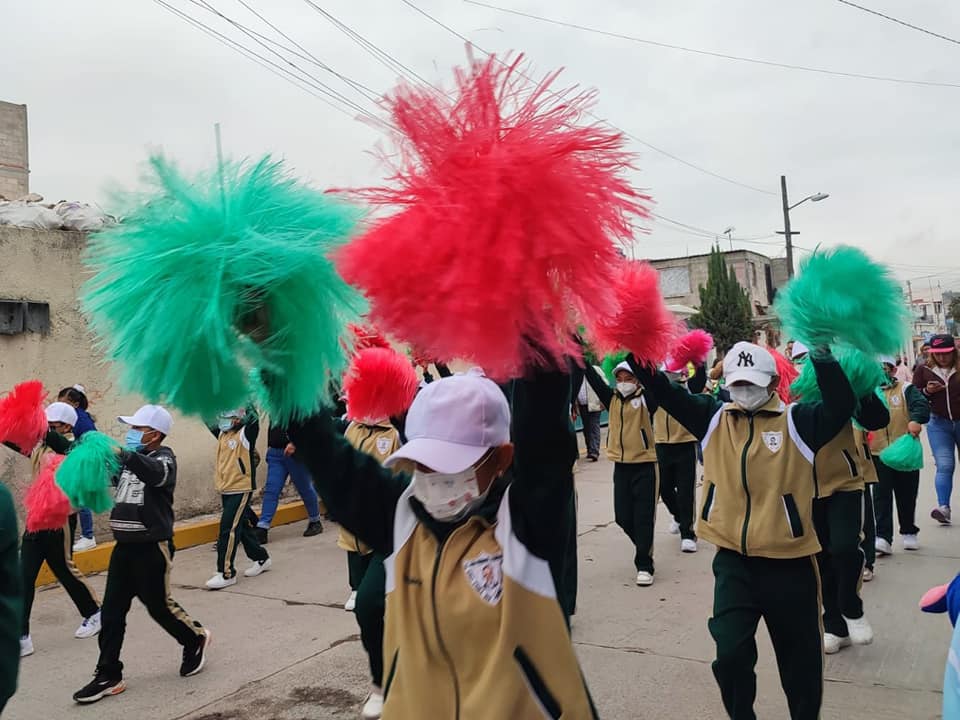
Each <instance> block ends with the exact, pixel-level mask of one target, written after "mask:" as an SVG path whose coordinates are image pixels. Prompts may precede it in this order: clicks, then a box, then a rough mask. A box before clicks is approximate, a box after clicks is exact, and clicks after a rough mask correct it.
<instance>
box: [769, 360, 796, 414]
mask: <svg viewBox="0 0 960 720" xmlns="http://www.w3.org/2000/svg"><path fill="white" fill-rule="evenodd" d="M767 349H768V350H769V351H770V354H771V355H773V361H774V362H775V363H776V364H777V375H779V376H780V382H779V383H777V395H779V396H780V399H781V400H783V401H784V402H790V401H791V396H790V385H791V384H793V381H794V380H796V379H797V378H798V377H799V376H800V372H799V371H798V370H797V368H796V366H795V365H794V364H793V363H792V362H790V361H789V360H787V358H785V357H784V356H783V355H782V354H780V352H779V351H777V350H776V349H775V348H767Z"/></svg>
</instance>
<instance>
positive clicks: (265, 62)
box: [153, 0, 355, 120]
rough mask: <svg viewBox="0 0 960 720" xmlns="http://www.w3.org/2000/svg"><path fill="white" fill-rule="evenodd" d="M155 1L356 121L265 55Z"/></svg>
mask: <svg viewBox="0 0 960 720" xmlns="http://www.w3.org/2000/svg"><path fill="white" fill-rule="evenodd" d="M153 1H154V2H155V3H156V4H157V5H160V6H161V7H163V8H164V9H166V10H167V11H169V12H170V13H172V14H174V15H176V16H177V17H179V18H180V19H182V20H184V21H185V22H187V23H188V24H190V25H192V26H193V27H195V28H197V29H198V30H200V31H202V32H204V33H206V34H207V35H209V36H210V37H212V38H213V39H214V40H216V41H217V42H219V43H221V44H223V45H226V46H227V47H228V48H230V49H231V50H236V51H237V52H239V53H240V54H241V55H243V56H244V57H246V58H247V59H248V60H252V61H253V62H255V63H256V64H257V65H259V66H260V67H262V68H264V69H266V70H269V71H270V72H271V73H273V74H274V75H276V76H277V77H279V78H281V79H283V80H286V81H287V82H289V83H290V84H291V85H294V86H296V87H297V88H299V89H300V90H304V91H305V92H307V93H308V94H310V95H312V96H313V97H315V98H317V99H318V100H320V102H322V103H324V104H326V105H329V106H330V107H331V108H333V109H334V110H336V111H337V112H339V113H343V114H344V115H346V116H347V117H349V118H350V119H351V120H354V119H355V118H354V116H353V115H352V114H351V113H349V112H348V111H346V110H344V109H343V108H342V107H340V106H339V105H336V104H334V103H333V102H331V101H330V100H327V99H326V98H325V97H323V96H322V95H320V94H318V93H317V92H315V91H314V89H313V88H312V86H311V85H310V84H309V83H308V82H306V81H304V80H303V79H301V78H299V77H298V76H296V75H294V74H293V73H291V72H290V71H289V70H287V69H286V68H284V67H281V66H279V65H277V64H276V63H274V62H271V61H270V60H268V59H267V58H265V57H264V56H263V55H260V54H259V53H257V52H255V51H253V50H251V49H249V48H248V47H246V46H245V45H243V44H242V43H238V42H237V41H236V40H233V39H232V38H229V37H227V36H226V35H224V34H223V33H220V32H217V31H216V30H214V29H213V28H211V27H210V26H209V25H207V24H206V23H203V22H201V21H199V20H197V19H196V18H194V17H193V16H191V15H190V14H189V13H185V12H183V11H182V10H180V9H179V8H176V7H174V6H173V5H170V4H169V3H167V2H164V0H153Z"/></svg>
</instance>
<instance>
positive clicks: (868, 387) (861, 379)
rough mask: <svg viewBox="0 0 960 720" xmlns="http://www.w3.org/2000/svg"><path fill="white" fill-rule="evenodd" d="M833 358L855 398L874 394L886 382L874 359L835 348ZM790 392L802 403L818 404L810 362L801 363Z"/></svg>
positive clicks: (846, 349) (815, 379)
mask: <svg viewBox="0 0 960 720" xmlns="http://www.w3.org/2000/svg"><path fill="white" fill-rule="evenodd" d="M834 356H835V357H836V358H837V362H839V363H840V367H841V368H843V373H844V375H846V376H847V379H848V380H849V381H850V385H851V387H853V392H854V394H855V395H856V396H857V398H862V397H863V396H864V395H868V394H870V393H873V392H876V390H877V388H878V387H880V386H881V385H883V384H884V383H885V382H887V374H886V373H885V372H884V371H883V365H881V364H880V362H879V361H878V360H877V359H876V358H875V357H872V356H870V355H867V354H866V353H863V352H860V351H859V350H855V349H853V348H847V347H838V348H836V350H835V351H834ZM790 392H791V393H792V394H793V395H794V396H795V397H798V398H800V400H801V401H803V402H820V400H821V396H820V387H819V386H818V385H817V376H816V374H815V372H814V369H813V363H812V362H811V361H809V360H807V361H806V362H804V363H803V365H802V367H801V369H800V375H799V376H798V377H797V379H796V380H794V381H793V383H792V384H791V385H790Z"/></svg>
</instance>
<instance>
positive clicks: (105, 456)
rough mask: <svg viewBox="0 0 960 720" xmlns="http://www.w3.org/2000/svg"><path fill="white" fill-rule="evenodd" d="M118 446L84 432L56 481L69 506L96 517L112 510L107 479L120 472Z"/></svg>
mask: <svg viewBox="0 0 960 720" xmlns="http://www.w3.org/2000/svg"><path fill="white" fill-rule="evenodd" d="M118 447H119V443H117V441H116V440H114V439H113V438H111V437H110V436H109V435H104V434H103V433H102V432H98V431H95V430H91V431H90V432H85V433H84V434H83V435H82V436H81V438H80V440H78V441H77V442H76V443H75V444H74V446H73V448H72V449H71V450H70V452H69V453H67V456H66V457H65V458H64V460H63V462H62V463H60V467H59V468H57V474H56V476H55V479H56V481H57V485H59V486H60V489H61V490H63V493H64V495H66V496H67V497H68V498H69V499H70V504H71V505H73V506H74V507H77V508H81V507H82V508H89V509H90V510H92V511H93V512H95V513H102V512H106V511H107V510H109V509H110V508H112V507H113V494H112V493H111V491H110V488H111V484H110V478H112V477H113V476H114V475H116V474H117V473H119V472H120V458H119V457H118V456H117V454H116V452H115V451H116V448H118Z"/></svg>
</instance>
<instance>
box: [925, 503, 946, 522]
mask: <svg viewBox="0 0 960 720" xmlns="http://www.w3.org/2000/svg"><path fill="white" fill-rule="evenodd" d="M930 517H932V518H933V519H934V520H936V521H937V522H938V523H940V524H941V525H949V524H950V508H949V507H947V506H946V505H941V506H940V507H935V508H934V509H933V510H931V511H930Z"/></svg>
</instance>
